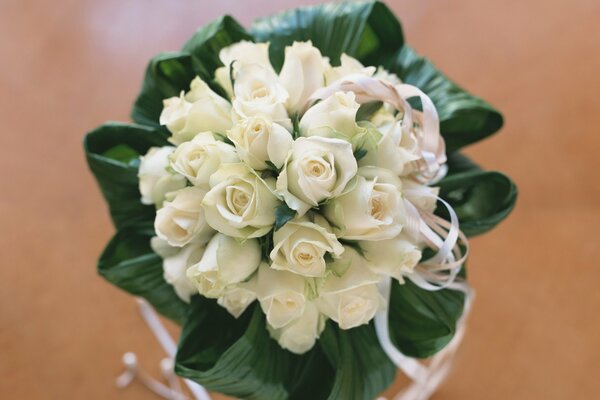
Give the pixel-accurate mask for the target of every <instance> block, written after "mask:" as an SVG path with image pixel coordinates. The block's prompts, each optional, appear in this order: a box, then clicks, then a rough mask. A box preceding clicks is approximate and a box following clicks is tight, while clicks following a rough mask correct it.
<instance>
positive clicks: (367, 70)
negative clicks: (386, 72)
mask: <svg viewBox="0 0 600 400" xmlns="http://www.w3.org/2000/svg"><path fill="white" fill-rule="evenodd" d="M375 70H376V68H375V67H365V66H364V65H362V64H361V63H360V61H358V60H357V59H356V58H354V57H350V56H349V55H347V54H342V56H341V57H340V65H339V66H338V67H331V66H330V67H329V68H327V69H326V70H325V85H331V84H332V83H333V82H335V81H337V80H339V79H341V78H343V77H345V76H348V75H352V74H360V75H366V76H373V74H374V73H375Z"/></svg>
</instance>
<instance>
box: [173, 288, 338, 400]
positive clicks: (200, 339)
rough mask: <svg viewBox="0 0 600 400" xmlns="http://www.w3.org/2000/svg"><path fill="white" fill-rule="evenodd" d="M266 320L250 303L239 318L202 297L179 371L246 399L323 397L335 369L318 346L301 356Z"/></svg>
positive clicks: (185, 336)
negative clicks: (271, 332)
mask: <svg viewBox="0 0 600 400" xmlns="http://www.w3.org/2000/svg"><path fill="white" fill-rule="evenodd" d="M265 324H266V321H265V318H264V314H263V312H262V310H261V309H260V307H258V306H256V305H255V306H251V307H250V309H249V310H247V311H246V312H245V313H244V314H243V315H242V316H241V317H240V318H239V319H237V320H236V319H235V318H233V317H232V316H230V315H229V314H228V313H227V311H225V309H223V308H221V307H220V306H218V305H217V304H216V302H215V301H214V300H209V299H205V298H201V297H199V296H197V298H195V299H193V301H192V306H191V310H190V314H189V316H188V318H187V320H186V323H185V325H184V327H183V332H182V334H181V340H180V343H179V349H178V351H177V359H176V367H175V370H176V372H177V373H178V374H179V375H181V376H183V377H185V378H188V379H192V380H195V381H196V382H198V383H200V384H202V385H204V386H205V387H206V388H208V389H209V390H213V391H217V392H220V393H224V394H227V395H230V396H235V397H239V398H243V399H257V400H259V399H269V400H271V399H272V400H278V399H298V400H300V399H324V398H326V396H327V393H329V390H330V388H331V383H332V381H333V370H332V367H331V365H330V364H329V362H328V361H327V359H326V358H325V356H324V354H323V352H322V351H321V349H320V348H319V347H318V346H315V348H313V349H312V350H311V351H309V352H308V353H306V354H304V355H302V356H298V355H295V354H292V353H290V352H288V351H286V350H284V349H282V348H281V347H280V346H279V344H277V342H275V341H274V340H272V339H271V338H270V337H269V334H268V332H267V330H266V328H265Z"/></svg>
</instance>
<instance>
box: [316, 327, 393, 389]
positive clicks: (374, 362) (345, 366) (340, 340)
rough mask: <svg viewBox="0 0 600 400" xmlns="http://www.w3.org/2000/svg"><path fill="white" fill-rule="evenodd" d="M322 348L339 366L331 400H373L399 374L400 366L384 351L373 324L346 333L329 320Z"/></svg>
mask: <svg viewBox="0 0 600 400" xmlns="http://www.w3.org/2000/svg"><path fill="white" fill-rule="evenodd" d="M319 345H320V346H321V348H322V349H323V351H324V352H325V354H326V355H327V357H328V358H329V360H330V362H331V363H332V364H333V365H334V366H335V371H336V374H335V380H334V382H333V389H332V390H331V393H330V394H329V397H328V399H329V400H336V399H344V400H371V399H373V398H375V396H377V395H378V394H379V393H381V392H382V391H384V390H385V389H386V388H387V387H388V386H389V385H390V384H391V383H392V382H393V381H394V377H395V375H396V366H395V365H394V364H392V362H391V361H390V359H389V358H388V356H387V355H386V354H385V353H384V352H383V349H382V348H381V345H380V344H379V341H378V340H377V335H376V334H375V329H374V327H373V324H372V323H371V324H369V325H363V326H360V327H357V328H353V329H349V330H343V329H340V328H339V327H338V326H337V325H336V324H335V323H333V322H331V321H328V322H327V326H326V328H325V330H324V331H323V333H322V334H321V338H320V340H319Z"/></svg>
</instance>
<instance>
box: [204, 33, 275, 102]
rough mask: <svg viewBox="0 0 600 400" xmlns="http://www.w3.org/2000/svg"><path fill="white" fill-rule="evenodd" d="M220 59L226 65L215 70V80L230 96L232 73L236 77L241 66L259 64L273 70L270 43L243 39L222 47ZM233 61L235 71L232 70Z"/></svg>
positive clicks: (231, 91) (231, 93)
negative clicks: (270, 59)
mask: <svg viewBox="0 0 600 400" xmlns="http://www.w3.org/2000/svg"><path fill="white" fill-rule="evenodd" d="M219 59H220V60H221V62H222V63H223V65H224V66H223V67H220V68H217V70H216V71H215V80H216V81H217V83H218V84H219V85H221V87H223V89H225V91H226V92H227V94H228V95H229V96H230V97H231V96H232V95H233V87H232V85H231V75H233V76H234V77H235V75H236V71H237V70H238V69H239V68H241V67H243V66H244V65H247V64H259V65H261V66H263V67H265V68H268V69H271V70H273V67H272V66H271V62H270V61H269V43H253V42H249V41H247V40H242V41H240V42H237V43H234V44H232V45H230V46H227V47H224V48H223V49H221V51H220V52H219ZM232 63H233V73H232V72H231V66H232Z"/></svg>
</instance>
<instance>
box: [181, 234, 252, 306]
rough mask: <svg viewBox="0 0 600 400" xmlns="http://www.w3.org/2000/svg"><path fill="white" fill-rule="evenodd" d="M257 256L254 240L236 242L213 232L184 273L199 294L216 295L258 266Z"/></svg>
mask: <svg viewBox="0 0 600 400" xmlns="http://www.w3.org/2000/svg"><path fill="white" fill-rule="evenodd" d="M260 257H261V254H260V244H259V243H258V240H256V239H249V240H246V241H244V242H240V241H238V240H236V239H234V238H232V237H229V236H226V235H223V234H221V233H217V234H216V235H215V236H213V238H212V239H211V240H210V242H208V245H207V246H206V250H205V251H204V255H203V256H202V259H201V260H200V261H199V262H198V263H197V264H195V265H192V266H191V267H190V268H188V270H187V276H188V278H189V279H190V281H191V282H192V283H193V284H194V285H195V286H196V288H197V289H198V292H199V293H200V294H201V295H203V296H205V297H210V298H218V297H220V296H222V295H223V294H224V293H225V291H226V289H227V288H228V286H230V285H235V284H237V283H240V282H243V281H244V280H246V279H247V278H249V277H250V275H252V273H253V272H254V271H256V268H258V264H259V263H260Z"/></svg>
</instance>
